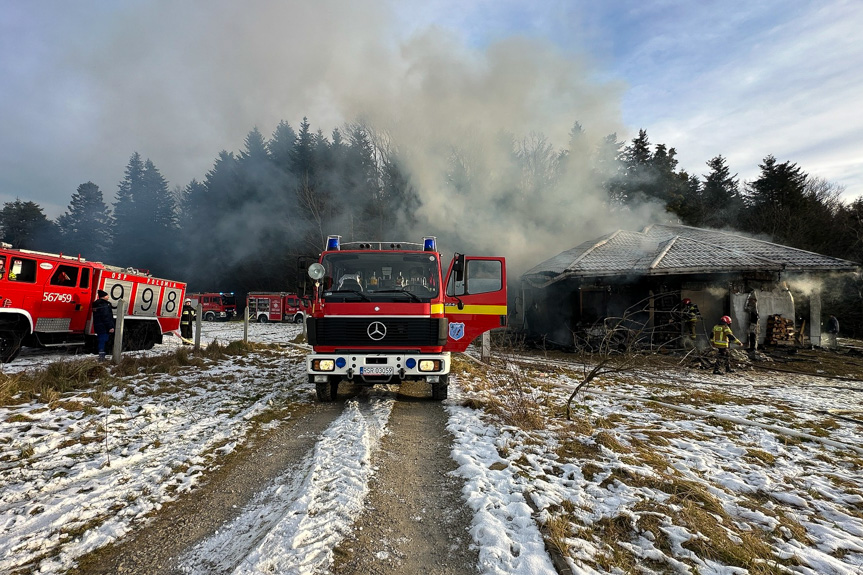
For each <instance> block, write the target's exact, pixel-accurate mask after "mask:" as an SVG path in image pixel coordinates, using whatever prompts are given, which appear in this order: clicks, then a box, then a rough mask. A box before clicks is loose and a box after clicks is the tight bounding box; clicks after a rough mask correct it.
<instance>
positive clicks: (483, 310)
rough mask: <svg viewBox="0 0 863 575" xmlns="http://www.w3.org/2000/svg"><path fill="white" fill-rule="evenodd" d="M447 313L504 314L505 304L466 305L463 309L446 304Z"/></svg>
mask: <svg viewBox="0 0 863 575" xmlns="http://www.w3.org/2000/svg"><path fill="white" fill-rule="evenodd" d="M446 313H447V314H453V315H455V314H469V315H506V306H505V305H466V306H464V308H463V309H458V306H456V305H453V306H447V308H446Z"/></svg>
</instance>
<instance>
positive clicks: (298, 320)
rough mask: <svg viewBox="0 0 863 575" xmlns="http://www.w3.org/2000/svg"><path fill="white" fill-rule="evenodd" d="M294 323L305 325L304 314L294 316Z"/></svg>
mask: <svg viewBox="0 0 863 575" xmlns="http://www.w3.org/2000/svg"><path fill="white" fill-rule="evenodd" d="M294 323H303V314H301V313H298V314H296V315H295V316H294Z"/></svg>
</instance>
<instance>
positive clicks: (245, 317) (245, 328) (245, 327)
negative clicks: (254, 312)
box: [243, 306, 249, 343]
mask: <svg viewBox="0 0 863 575" xmlns="http://www.w3.org/2000/svg"><path fill="white" fill-rule="evenodd" d="M243 343H249V306H246V311H244V312H243Z"/></svg>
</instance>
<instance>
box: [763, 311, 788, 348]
mask: <svg viewBox="0 0 863 575" xmlns="http://www.w3.org/2000/svg"><path fill="white" fill-rule="evenodd" d="M764 343H766V344H769V345H777V344H782V343H785V344H788V343H794V320H793V319H785V318H784V317H782V316H781V315H779V314H776V315H771V316H768V318H767V337H765V339H764Z"/></svg>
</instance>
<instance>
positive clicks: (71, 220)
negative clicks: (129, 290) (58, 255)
mask: <svg viewBox="0 0 863 575" xmlns="http://www.w3.org/2000/svg"><path fill="white" fill-rule="evenodd" d="M57 226H58V227H59V230H60V235H61V245H62V250H63V252H64V253H68V254H80V255H82V256H84V257H85V258H87V259H90V260H97V261H105V259H106V258H108V257H109V256H110V252H109V250H110V248H111V214H110V211H109V210H108V206H107V205H106V204H105V201H104V198H103V197H102V190H100V189H99V186H97V185H96V184H94V183H93V182H86V183H84V184H81V185H80V186H78V189H77V191H76V192H75V193H74V194H72V200H71V202H70V203H69V208H68V210H67V211H66V212H65V213H64V214H63V215H61V216H60V217H58V218H57Z"/></svg>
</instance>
